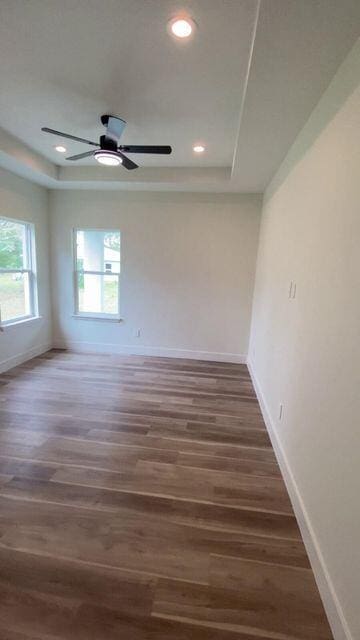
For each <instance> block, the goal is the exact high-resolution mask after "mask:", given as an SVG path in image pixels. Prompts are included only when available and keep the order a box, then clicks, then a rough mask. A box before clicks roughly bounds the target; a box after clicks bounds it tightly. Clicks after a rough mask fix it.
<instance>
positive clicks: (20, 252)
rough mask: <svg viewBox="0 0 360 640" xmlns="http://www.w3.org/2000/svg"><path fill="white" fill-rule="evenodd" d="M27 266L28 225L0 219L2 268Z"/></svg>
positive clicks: (0, 262) (0, 263)
mask: <svg viewBox="0 0 360 640" xmlns="http://www.w3.org/2000/svg"><path fill="white" fill-rule="evenodd" d="M26 268H27V265H26V225H25V224H22V223H20V222H19V223H18V222H12V221H11V220H5V219H4V218H3V219H0V269H26Z"/></svg>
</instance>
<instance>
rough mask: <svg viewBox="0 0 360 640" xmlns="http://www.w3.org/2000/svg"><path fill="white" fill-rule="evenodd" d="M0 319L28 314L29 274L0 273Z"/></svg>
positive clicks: (10, 318) (9, 318) (3, 320)
mask: <svg viewBox="0 0 360 640" xmlns="http://www.w3.org/2000/svg"><path fill="white" fill-rule="evenodd" d="M0 307H1V320H2V322H6V321H7V320H14V319H16V318H20V317H22V316H28V315H30V296H29V274H28V273H0Z"/></svg>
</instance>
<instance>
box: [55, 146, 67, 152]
mask: <svg viewBox="0 0 360 640" xmlns="http://www.w3.org/2000/svg"><path fill="white" fill-rule="evenodd" d="M55 151H58V152H59V153H66V147H63V145H62V144H58V145H56V147H55Z"/></svg>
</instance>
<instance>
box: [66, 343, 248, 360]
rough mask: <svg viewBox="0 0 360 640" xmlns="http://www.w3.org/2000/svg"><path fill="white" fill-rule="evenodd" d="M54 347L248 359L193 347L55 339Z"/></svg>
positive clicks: (99, 351)
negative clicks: (177, 347) (178, 347)
mask: <svg viewBox="0 0 360 640" xmlns="http://www.w3.org/2000/svg"><path fill="white" fill-rule="evenodd" d="M54 347H56V348H58V349H69V350H70V351H78V352H83V353H86V352H88V353H112V354H114V355H115V354H116V355H137V356H155V357H159V358H188V359H189V360H212V361H214V362H234V363H237V364H246V360H247V356H246V355H245V354H237V353H221V352H220V353H219V352H213V351H194V350H192V349H169V348H167V347H146V346H141V345H139V346H134V345H119V344H108V343H103V342H81V341H72V340H71V341H67V340H65V341H64V340H55V342H54Z"/></svg>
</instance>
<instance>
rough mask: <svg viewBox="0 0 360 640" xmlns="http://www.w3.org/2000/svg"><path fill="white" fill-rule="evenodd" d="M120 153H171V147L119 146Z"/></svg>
mask: <svg viewBox="0 0 360 640" xmlns="http://www.w3.org/2000/svg"><path fill="white" fill-rule="evenodd" d="M119 149H120V151H126V153H165V154H169V153H171V151H172V149H171V147H169V146H167V145H146V144H140V145H136V144H129V145H121V146H120V147H119Z"/></svg>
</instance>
